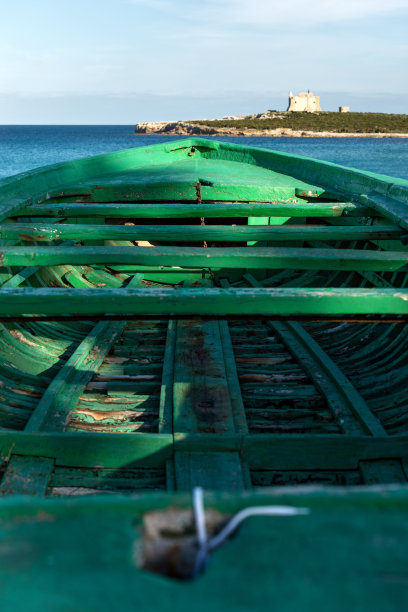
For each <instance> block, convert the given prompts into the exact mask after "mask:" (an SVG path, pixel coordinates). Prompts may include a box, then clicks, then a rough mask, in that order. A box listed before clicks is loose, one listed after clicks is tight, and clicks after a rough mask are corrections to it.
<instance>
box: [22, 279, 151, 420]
mask: <svg viewBox="0 0 408 612" xmlns="http://www.w3.org/2000/svg"><path fill="white" fill-rule="evenodd" d="M141 281H142V276H141V275H137V276H135V277H134V278H133V279H132V280H131V282H130V284H131V285H132V286H133V287H134V286H137V285H139V284H140V283H141ZM126 324H127V322H126V321H124V322H104V321H101V322H100V323H98V324H97V325H95V327H94V328H93V330H92V331H91V332H90V333H89V334H88V336H87V337H86V338H85V339H84V340H83V341H82V342H81V343H80V345H79V346H78V348H77V349H76V350H75V351H74V353H73V354H72V355H71V357H70V358H69V359H68V361H67V362H66V363H65V364H64V365H63V366H62V368H61V369H60V371H59V372H58V374H57V375H56V377H55V378H54V379H53V381H52V382H51V384H50V385H49V387H48V388H47V390H46V391H45V393H44V395H43V396H42V398H41V399H40V401H39V402H38V404H37V406H36V408H35V410H34V412H33V414H32V415H31V417H30V419H29V421H28V423H27V425H26V427H25V431H27V432H30V431H38V430H41V429H46V430H48V431H58V430H61V429H63V428H64V426H65V425H66V424H67V422H68V420H69V417H70V414H71V411H72V410H73V409H74V408H75V406H76V404H77V402H78V400H79V397H80V396H81V394H82V393H83V390H84V389H85V387H86V385H87V384H88V383H89V381H90V380H92V377H93V376H94V374H95V371H96V370H97V369H98V368H99V366H100V365H101V364H102V362H103V360H104V359H105V357H106V355H107V354H108V353H109V351H110V349H111V347H112V345H113V344H114V343H115V342H116V340H117V339H118V337H119V336H120V335H121V334H122V332H123V330H124V328H125V327H126Z"/></svg>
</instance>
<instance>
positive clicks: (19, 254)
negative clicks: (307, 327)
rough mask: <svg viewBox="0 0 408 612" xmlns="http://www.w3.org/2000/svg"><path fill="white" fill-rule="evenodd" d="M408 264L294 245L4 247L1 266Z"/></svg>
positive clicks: (407, 257) (382, 254) (405, 256)
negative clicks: (294, 246)
mask: <svg viewBox="0 0 408 612" xmlns="http://www.w3.org/2000/svg"><path fill="white" fill-rule="evenodd" d="M407 262H408V252H406V251H380V250H378V251H366V250H359V249H331V250H330V249H325V248H323V249H317V248H310V249H305V248H291V247H251V248H247V247H225V248H223V247H217V248H211V249H209V248H204V247H194V248H191V247H180V246H178V247H155V248H151V247H134V246H131V247H122V246H114V247H106V246H104V247H98V246H96V247H92V246H81V247H63V246H60V247H59V246H39V247H37V246H35V247H27V246H22V247H16V246H10V247H0V266H56V265H62V264H72V265H80V264H85V265H94V264H136V265H146V266H166V267H171V266H188V267H199V268H206V267H224V268H232V269H234V268H247V269H258V268H265V269H281V268H282V269H295V270H350V271H354V270H359V269H361V270H374V271H395V270H398V269H400V268H402V267H403V266H405V265H406V264H407Z"/></svg>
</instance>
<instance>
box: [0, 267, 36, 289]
mask: <svg viewBox="0 0 408 612" xmlns="http://www.w3.org/2000/svg"><path fill="white" fill-rule="evenodd" d="M39 269H40V268H39V267H38V266H32V267H30V268H23V269H22V270H20V271H19V272H17V273H16V274H14V275H13V276H11V278H9V279H8V280H6V281H5V282H4V283H3V284H2V285H1V288H2V289H12V288H13V287H19V286H20V285H21V284H22V283H24V281H26V280H27V279H28V278H30V276H32V275H33V274H35V273H36V272H38V270H39Z"/></svg>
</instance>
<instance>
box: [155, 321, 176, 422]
mask: <svg viewBox="0 0 408 612" xmlns="http://www.w3.org/2000/svg"><path fill="white" fill-rule="evenodd" d="M176 335H177V322H176V321H173V320H170V321H169V323H168V327H167V335H166V347H165V349H164V358H163V370H162V380H161V389H160V412H159V419H160V421H159V432H160V433H172V431H173V376H174V354H175V348H176Z"/></svg>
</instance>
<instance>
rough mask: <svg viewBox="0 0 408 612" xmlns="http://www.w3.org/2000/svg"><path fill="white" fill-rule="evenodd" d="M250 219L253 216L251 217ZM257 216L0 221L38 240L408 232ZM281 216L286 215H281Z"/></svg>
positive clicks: (0, 232)
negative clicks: (155, 221)
mask: <svg viewBox="0 0 408 612" xmlns="http://www.w3.org/2000/svg"><path fill="white" fill-rule="evenodd" d="M250 219H251V218H250ZM262 219H269V218H268V217H265V218H263V217H255V218H254V219H253V220H252V225H232V226H229V225H140V226H137V225H80V224H77V225H76V224H68V223H67V224H65V223H60V224H53V225H50V224H46V223H38V222H37V223H30V224H28V223H6V224H4V225H0V238H2V239H3V240H25V241H27V240H32V241H36V242H43V241H52V240H62V239H68V238H69V239H73V240H108V239H109V240H152V241H155V240H179V241H188V242H201V241H203V240H222V241H231V242H234V241H236V242H240V241H245V240H255V241H256V240H283V239H284V240H397V239H399V238H401V237H403V236H407V238H408V233H407V232H404V230H402V229H401V228H400V227H398V226H397V225H388V226H385V225H374V226H371V225H370V226H357V227H353V226H334V227H324V226H315V227H314V226H311V225H299V226H298V225H265V226H262V225H259V224H260V223H261V221H262ZM281 219H282V220H285V219H287V218H285V217H282V218H281Z"/></svg>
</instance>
